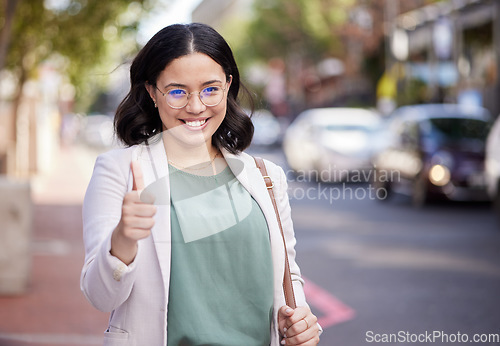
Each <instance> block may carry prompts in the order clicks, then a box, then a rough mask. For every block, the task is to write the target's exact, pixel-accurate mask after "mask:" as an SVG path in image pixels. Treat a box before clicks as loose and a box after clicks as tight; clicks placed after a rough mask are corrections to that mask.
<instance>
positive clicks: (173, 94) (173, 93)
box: [167, 89, 187, 98]
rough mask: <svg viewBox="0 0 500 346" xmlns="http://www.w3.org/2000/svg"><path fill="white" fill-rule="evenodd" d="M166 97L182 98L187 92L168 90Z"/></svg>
mask: <svg viewBox="0 0 500 346" xmlns="http://www.w3.org/2000/svg"><path fill="white" fill-rule="evenodd" d="M167 93H168V96H171V97H177V98H179V97H184V96H185V95H186V94H187V92H186V90H183V89H172V90H169V91H168V92H167Z"/></svg>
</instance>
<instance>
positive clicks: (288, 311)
mask: <svg viewBox="0 0 500 346" xmlns="http://www.w3.org/2000/svg"><path fill="white" fill-rule="evenodd" d="M279 314H280V315H281V317H290V316H292V315H293V309H292V308H291V307H289V306H287V305H283V306H282V307H281V308H280V309H279Z"/></svg>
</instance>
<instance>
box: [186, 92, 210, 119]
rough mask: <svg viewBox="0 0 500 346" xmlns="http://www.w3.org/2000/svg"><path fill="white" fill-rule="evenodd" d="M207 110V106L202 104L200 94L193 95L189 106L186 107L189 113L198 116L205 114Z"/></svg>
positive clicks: (190, 96)
mask: <svg viewBox="0 0 500 346" xmlns="http://www.w3.org/2000/svg"><path fill="white" fill-rule="evenodd" d="M206 108H207V106H205V104H204V103H203V102H201V99H200V94H199V93H192V94H191V95H189V98H188V104H187V106H186V110H187V111H188V112H190V113H194V114H198V113H201V112H203V111H204V110H205V109H206Z"/></svg>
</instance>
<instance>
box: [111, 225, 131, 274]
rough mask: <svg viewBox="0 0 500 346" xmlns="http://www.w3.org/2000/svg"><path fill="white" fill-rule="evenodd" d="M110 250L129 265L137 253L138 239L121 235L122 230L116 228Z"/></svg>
mask: <svg viewBox="0 0 500 346" xmlns="http://www.w3.org/2000/svg"><path fill="white" fill-rule="evenodd" d="M118 227H120V225H118ZM118 227H117V228H118ZM109 252H110V253H111V255H112V256H115V257H116V258H118V259H119V260H120V261H122V262H123V263H125V264H126V265H129V264H130V263H132V262H133V261H134V259H135V256H136V255H137V241H136V240H132V239H128V238H125V237H123V236H121V234H120V232H118V230H117V229H115V231H114V232H113V234H112V235H111V250H110V251H109Z"/></svg>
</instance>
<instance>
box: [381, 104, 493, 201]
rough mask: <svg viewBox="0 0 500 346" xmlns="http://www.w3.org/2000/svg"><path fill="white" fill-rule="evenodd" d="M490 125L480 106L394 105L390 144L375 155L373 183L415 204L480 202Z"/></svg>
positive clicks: (388, 135) (483, 192) (390, 126)
mask: <svg viewBox="0 0 500 346" xmlns="http://www.w3.org/2000/svg"><path fill="white" fill-rule="evenodd" d="M490 125H491V117H490V114H489V112H488V111H487V110H486V109H484V108H480V107H470V106H461V105H455V104H425V105H414V106H404V107H400V108H398V109H396V110H395V111H394V112H393V113H392V114H391V115H390V118H389V124H388V133H387V137H388V138H389V143H390V144H389V145H388V146H387V148H386V149H385V150H382V151H381V152H380V153H379V154H378V155H377V156H376V158H375V160H374V164H375V166H376V171H375V174H374V178H375V180H374V183H375V185H376V186H377V188H382V187H383V188H385V190H386V192H387V194H385V195H384V194H379V196H385V197H384V198H381V199H385V198H386V197H387V196H388V195H390V193H391V192H398V193H403V194H407V195H410V196H411V197H412V202H413V204H414V205H415V206H417V207H419V206H422V205H424V204H425V203H426V202H427V201H428V200H430V199H432V198H436V197H446V198H447V199H449V200H457V201H468V200H470V201H474V200H475V201H485V200H488V196H487V193H486V182H485V171H484V158H485V143H486V137H487V135H488V131H489V128H490Z"/></svg>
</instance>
